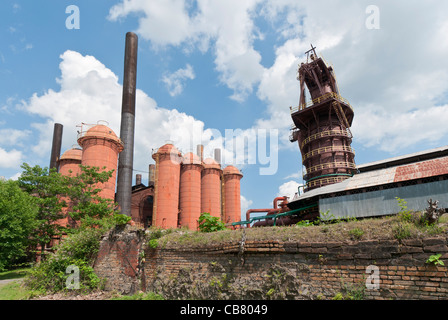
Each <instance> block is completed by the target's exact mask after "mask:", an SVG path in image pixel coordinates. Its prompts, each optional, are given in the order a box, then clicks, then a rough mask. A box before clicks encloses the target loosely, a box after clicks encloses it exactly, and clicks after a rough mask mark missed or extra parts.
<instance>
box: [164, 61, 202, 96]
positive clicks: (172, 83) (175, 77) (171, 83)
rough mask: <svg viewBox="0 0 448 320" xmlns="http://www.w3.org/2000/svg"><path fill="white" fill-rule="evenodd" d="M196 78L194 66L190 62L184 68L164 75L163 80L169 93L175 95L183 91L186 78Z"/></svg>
mask: <svg viewBox="0 0 448 320" xmlns="http://www.w3.org/2000/svg"><path fill="white" fill-rule="evenodd" d="M194 78H195V74H194V70H193V67H192V66H191V65H189V64H187V65H186V66H185V68H183V69H179V70H177V71H175V72H174V73H171V74H168V75H165V76H163V78H162V82H163V83H165V85H166V87H167V89H168V92H169V94H170V95H171V96H172V97H174V96H177V95H179V94H181V93H182V91H183V89H184V85H185V84H184V83H185V80H188V79H190V80H192V79H194Z"/></svg>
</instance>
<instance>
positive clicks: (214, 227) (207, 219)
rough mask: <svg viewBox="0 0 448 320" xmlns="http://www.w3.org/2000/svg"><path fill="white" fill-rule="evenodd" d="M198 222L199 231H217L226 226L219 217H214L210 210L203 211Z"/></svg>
mask: <svg viewBox="0 0 448 320" xmlns="http://www.w3.org/2000/svg"><path fill="white" fill-rule="evenodd" d="M198 222H199V231H201V232H215V231H220V230H224V229H225V228H226V226H225V224H224V223H223V222H222V221H221V220H220V219H219V218H218V217H213V216H211V215H210V213H208V212H204V213H201V215H200V216H199V220H198Z"/></svg>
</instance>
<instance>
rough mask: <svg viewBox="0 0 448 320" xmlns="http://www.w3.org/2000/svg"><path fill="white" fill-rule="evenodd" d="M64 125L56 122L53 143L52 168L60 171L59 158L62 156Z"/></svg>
mask: <svg viewBox="0 0 448 320" xmlns="http://www.w3.org/2000/svg"><path fill="white" fill-rule="evenodd" d="M62 130H63V126H62V124H60V123H55V124H54V129H53V144H52V145H51V156H50V169H53V168H55V169H56V171H58V160H59V157H60V156H61V145H62Z"/></svg>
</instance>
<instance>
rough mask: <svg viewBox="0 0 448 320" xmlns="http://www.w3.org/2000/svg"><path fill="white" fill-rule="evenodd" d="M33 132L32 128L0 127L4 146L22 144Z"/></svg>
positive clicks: (1, 142)
mask: <svg viewBox="0 0 448 320" xmlns="http://www.w3.org/2000/svg"><path fill="white" fill-rule="evenodd" d="M30 134H31V131H30V130H17V129H0V145H3V146H6V145H7V146H13V145H20V146H22V145H23V144H22V142H21V141H22V140H25V139H26V138H28V137H29V136H30Z"/></svg>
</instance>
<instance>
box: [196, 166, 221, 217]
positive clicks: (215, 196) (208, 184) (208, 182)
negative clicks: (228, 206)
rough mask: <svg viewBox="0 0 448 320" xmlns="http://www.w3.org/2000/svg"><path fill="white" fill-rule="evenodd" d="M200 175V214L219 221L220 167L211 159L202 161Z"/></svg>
mask: <svg viewBox="0 0 448 320" xmlns="http://www.w3.org/2000/svg"><path fill="white" fill-rule="evenodd" d="M203 165H204V168H203V169H202V175H201V212H208V213H210V215H211V216H213V217H217V218H220V219H221V174H222V170H221V166H220V165H219V164H218V163H217V162H216V161H215V160H213V159H210V158H207V159H205V160H204V164H203Z"/></svg>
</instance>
